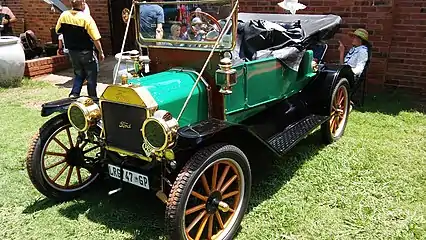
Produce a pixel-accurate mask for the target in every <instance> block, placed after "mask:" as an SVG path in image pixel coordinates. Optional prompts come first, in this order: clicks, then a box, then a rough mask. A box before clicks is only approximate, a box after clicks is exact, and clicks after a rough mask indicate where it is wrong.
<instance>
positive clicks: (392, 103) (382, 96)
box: [355, 90, 426, 115]
mask: <svg viewBox="0 0 426 240" xmlns="http://www.w3.org/2000/svg"><path fill="white" fill-rule="evenodd" d="M415 96H417V97H415ZM357 97H359V94H357ZM355 109H356V110H357V111H359V112H380V113H383V114H386V115H398V114H399V113H400V112H404V111H407V112H412V111H418V112H422V113H426V106H425V103H422V102H421V101H419V99H418V95H410V94H409V93H406V92H402V91H397V90H383V91H381V92H376V93H369V94H368V95H366V97H365V103H364V106H361V107H357V106H355Z"/></svg>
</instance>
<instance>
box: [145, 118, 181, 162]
mask: <svg viewBox="0 0 426 240" xmlns="http://www.w3.org/2000/svg"><path fill="white" fill-rule="evenodd" d="M178 128H179V124H178V121H177V120H176V119H175V118H174V117H172V115H171V114H170V112H168V111H165V110H158V111H156V112H155V113H154V115H153V116H152V117H149V118H147V119H146V120H145V122H144V123H143V125H142V129H141V131H142V136H143V138H144V144H143V146H142V147H143V149H144V151H145V153H146V154H147V155H148V156H149V155H151V154H152V153H154V152H159V151H163V150H165V149H167V148H168V147H170V146H171V145H173V144H174V143H175V141H176V136H177V129H178Z"/></svg>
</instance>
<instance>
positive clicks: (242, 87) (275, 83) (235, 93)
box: [224, 50, 315, 122]
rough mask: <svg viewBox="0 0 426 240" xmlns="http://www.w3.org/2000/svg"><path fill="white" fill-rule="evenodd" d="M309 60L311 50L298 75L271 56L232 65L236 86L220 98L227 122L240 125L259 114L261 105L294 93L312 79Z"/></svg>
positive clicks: (313, 74)
mask: <svg viewBox="0 0 426 240" xmlns="http://www.w3.org/2000/svg"><path fill="white" fill-rule="evenodd" d="M312 60H313V53H312V51H310V50H309V51H306V52H305V55H304V56H303V59H302V62H301V63H300V67H299V71H298V72H296V71H294V70H292V69H290V68H288V67H287V66H286V65H285V64H283V63H282V62H281V61H279V60H278V59H276V58H274V57H270V58H265V59H260V60H255V61H250V62H247V63H244V66H241V65H239V66H235V67H234V69H236V70H237V73H238V83H237V84H236V85H235V86H234V87H233V88H232V94H230V95H226V96H224V98H225V113H226V118H227V120H228V121H230V122H241V121H243V120H244V119H246V118H248V117H250V116H252V115H254V114H256V113H258V112H260V111H262V110H263V109H264V104H266V103H269V102H273V101H276V100H279V99H284V98H288V97H290V96H292V95H294V94H296V93H298V92H299V91H300V90H302V89H303V88H304V87H305V86H306V84H308V82H309V80H310V79H311V78H312V77H313V76H315V73H314V72H313V71H312Z"/></svg>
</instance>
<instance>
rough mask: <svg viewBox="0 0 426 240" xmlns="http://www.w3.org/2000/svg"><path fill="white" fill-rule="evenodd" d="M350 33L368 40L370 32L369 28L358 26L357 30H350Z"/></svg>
mask: <svg viewBox="0 0 426 240" xmlns="http://www.w3.org/2000/svg"><path fill="white" fill-rule="evenodd" d="M348 34H349V36H357V37H359V38H361V39H362V40H365V41H367V42H368V32H367V30H365V29H363V28H358V29H357V30H355V32H349V33H348Z"/></svg>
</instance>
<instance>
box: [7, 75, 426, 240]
mask: <svg viewBox="0 0 426 240" xmlns="http://www.w3.org/2000/svg"><path fill="white" fill-rule="evenodd" d="M67 93H68V91H67V90H64V89H58V88H56V87H54V86H51V85H49V84H43V83H33V82H30V81H25V82H24V85H23V86H22V87H20V88H14V89H0V109H1V111H0V123H1V124H0V133H1V134H0V149H1V151H0V239H163V237H162V233H163V224H164V220H163V217H164V206H163V205H162V203H160V201H158V200H157V199H156V198H155V196H154V195H153V194H148V193H147V192H145V191H143V190H139V189H136V188H129V189H128V190H127V191H125V192H122V193H119V194H116V195H113V196H107V191H108V190H110V189H109V188H108V187H107V186H99V187H97V188H96V190H93V191H92V192H91V193H89V194H87V195H85V196H83V197H82V198H81V199H79V200H75V201H72V202H67V203H62V204H55V203H53V202H52V201H50V200H48V199H45V198H44V196H42V195H41V194H39V193H38V192H37V191H36V190H35V188H34V187H33V186H32V185H31V182H30V180H29V179H28V177H27V172H26V169H25V168H24V161H25V156H26V151H27V147H28V144H29V139H30V138H31V136H32V135H33V134H34V133H35V132H36V131H37V130H38V128H39V127H40V126H41V124H42V123H43V122H44V121H46V119H45V118H42V117H40V112H39V106H40V104H41V103H42V102H44V101H48V100H54V99H57V98H60V97H62V96H66V95H67ZM395 99H396V98H395V97H394V96H387V97H377V98H371V99H368V101H367V102H366V107H365V108H364V109H358V110H355V111H354V112H352V114H351V116H350V120H349V123H348V126H347V129H346V133H345V135H344V137H343V138H342V139H341V140H340V141H338V142H337V143H335V144H332V145H329V146H323V145H321V144H319V143H318V142H319V141H320V136H319V134H317V133H314V134H312V135H311V136H309V137H308V138H306V139H305V140H303V141H302V142H301V143H300V144H299V145H298V146H297V147H296V148H295V149H293V150H292V151H291V152H290V153H289V154H287V156H286V157H285V158H283V159H274V160H272V161H271V163H270V164H268V165H267V166H266V169H265V171H264V172H263V174H261V175H255V176H254V177H255V178H254V182H253V190H252V196H251V201H250V206H249V212H248V213H247V215H246V216H245V218H244V220H243V223H242V228H241V231H240V233H239V234H238V236H237V239H243V240H247V239H426V115H425V114H422V113H420V112H416V111H411V110H410V108H409V107H407V106H406V104H404V103H405V102H400V101H396V100H395Z"/></svg>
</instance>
